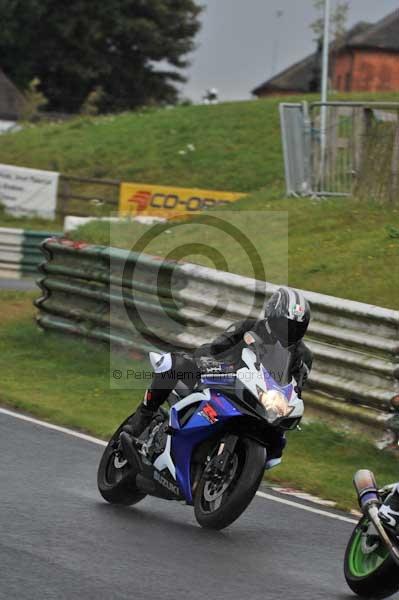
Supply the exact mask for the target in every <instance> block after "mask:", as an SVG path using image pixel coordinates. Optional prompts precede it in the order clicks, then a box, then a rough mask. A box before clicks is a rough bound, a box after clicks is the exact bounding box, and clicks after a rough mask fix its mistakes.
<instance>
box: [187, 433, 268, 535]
mask: <svg viewBox="0 0 399 600" xmlns="http://www.w3.org/2000/svg"><path fill="white" fill-rule="evenodd" d="M265 460H266V451H265V449H264V448H263V446H260V445H259V444H257V443H256V442H254V441H253V440H249V439H240V440H238V442H237V445H236V448H235V451H234V454H233V456H232V458H231V463H230V468H229V471H228V472H227V474H226V478H227V479H226V480H224V481H222V482H220V483H219V484H212V483H210V482H209V480H208V479H207V476H206V474H205V473H204V474H203V475H202V477H201V479H200V482H199V484H198V488H197V491H196V494H195V502H194V511H195V517H196V519H197V521H198V523H199V524H200V525H201V527H204V528H207V529H216V530H220V529H224V528H225V527H227V526H228V525H231V523H233V522H234V521H235V520H236V519H238V517H239V516H240V515H241V514H242V513H243V512H244V510H245V509H246V508H247V507H248V505H249V504H250V502H251V501H252V499H253V497H254V496H255V494H256V492H257V490H258V487H259V485H260V482H261V481H262V477H263V473H264V468H265ZM217 485H219V488H218V487H217Z"/></svg>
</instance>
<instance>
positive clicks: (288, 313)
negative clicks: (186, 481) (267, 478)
mask: <svg viewBox="0 0 399 600" xmlns="http://www.w3.org/2000/svg"><path fill="white" fill-rule="evenodd" d="M309 321H310V307H309V304H308V302H307V300H306V299H305V297H304V296H303V294H302V292H299V291H297V290H294V289H292V288H287V287H280V288H279V289H278V290H277V291H276V292H275V293H274V294H273V295H272V296H271V298H270V299H269V301H268V302H267V304H266V307H265V312H264V317H263V318H261V319H246V320H244V321H240V322H238V323H234V324H233V325H231V326H230V327H229V328H228V329H227V330H226V331H225V332H224V333H222V334H221V335H219V336H218V337H217V338H216V339H215V340H214V341H213V342H211V343H210V344H204V345H203V346H201V347H200V348H198V349H197V350H195V352H194V353H193V355H192V356H190V355H188V354H184V353H168V354H163V355H159V354H156V353H150V358H151V363H152V366H153V369H154V377H153V380H152V384H151V386H150V388H149V389H148V390H147V391H146V393H145V395H144V400H143V402H142V404H140V406H139V407H138V409H137V411H136V413H135V414H134V415H133V416H132V417H131V419H130V420H129V422H128V425H127V426H125V431H127V432H129V433H130V434H131V435H133V436H134V437H139V436H140V435H141V433H142V432H143V431H144V430H145V429H146V427H147V426H148V425H149V424H150V422H151V420H152V419H153V417H154V413H155V412H156V411H157V410H158V409H159V407H160V406H161V404H163V403H164V402H165V401H166V399H167V397H168V396H169V394H170V392H171V391H172V390H173V389H174V388H175V387H176V385H177V383H178V382H181V383H183V384H184V385H185V386H186V389H187V391H191V390H193V389H194V387H195V385H196V384H197V383H198V381H199V380H200V377H201V370H200V367H199V363H200V362H201V360H202V359H203V358H204V357H208V358H209V357H211V358H212V359H214V360H216V361H219V362H221V361H223V362H224V363H226V362H228V363H230V364H231V365H233V366H234V370H236V369H237V368H239V367H240V363H241V354H242V350H243V348H244V347H245V342H244V339H243V336H244V334H245V333H246V332H247V331H253V332H254V333H256V334H257V335H258V336H260V338H261V339H262V340H263V341H264V343H265V345H269V346H270V345H274V344H277V343H280V344H281V345H282V346H284V347H288V348H289V350H290V352H291V353H292V354H293V360H292V363H291V364H292V366H291V375H292V376H293V377H294V379H295V380H296V382H297V384H298V385H299V386H300V387H301V389H302V386H303V384H304V383H305V382H306V380H307V378H308V375H309V372H310V370H311V367H312V360H313V356H312V352H311V351H310V350H309V348H308V347H307V346H306V345H305V344H304V342H303V337H304V335H305V333H306V330H307V328H308V325H309ZM299 391H301V390H299ZM285 444H286V440H285V436H284V435H283V434H276V440H275V441H274V442H273V445H274V448H273V451H272V453H269V456H268V462H267V463H266V467H267V468H272V467H273V466H276V465H277V464H279V463H280V462H281V457H282V452H283V450H284V447H285Z"/></svg>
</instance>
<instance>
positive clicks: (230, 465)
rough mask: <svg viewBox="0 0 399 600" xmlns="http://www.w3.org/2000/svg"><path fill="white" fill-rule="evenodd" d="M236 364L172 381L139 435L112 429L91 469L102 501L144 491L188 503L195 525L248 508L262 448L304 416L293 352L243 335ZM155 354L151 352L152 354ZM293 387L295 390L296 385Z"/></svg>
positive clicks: (215, 524)
mask: <svg viewBox="0 0 399 600" xmlns="http://www.w3.org/2000/svg"><path fill="white" fill-rule="evenodd" d="M244 340H245V343H246V346H245V347H244V349H243V352H242V367H241V368H239V369H238V370H235V372H233V373H223V372H222V373H216V372H209V373H205V374H204V375H203V376H202V377H201V382H200V383H199V384H197V386H196V387H195V389H194V391H191V392H190V391H188V389H187V388H186V386H184V385H182V384H178V385H177V387H176V388H175V390H174V391H173V392H172V393H171V394H170V396H169V398H168V404H169V410H166V409H164V408H162V407H161V409H160V410H159V411H158V412H157V413H155V415H154V419H153V420H152V422H151V424H150V425H149V426H148V427H147V429H146V430H145V431H144V432H143V433H142V434H141V435H140V437H138V438H134V437H132V436H131V435H130V434H129V433H127V432H125V431H123V427H124V425H125V424H126V423H127V421H128V419H129V418H130V417H129V418H128V419H126V420H125V421H124V423H122V424H121V425H120V427H119V428H118V430H117V431H116V432H115V434H114V435H113V436H112V438H111V440H110V441H109V443H108V446H107V447H106V449H105V451H104V454H103V456H102V459H101V462H100V465H99V468H98V488H99V490H100V493H101V495H102V496H103V498H104V499H105V500H107V501H108V502H111V503H113V504H125V505H131V504H136V503H137V502H139V501H141V500H142V499H143V498H144V497H145V496H146V495H147V494H148V495H151V496H156V497H158V498H163V499H165V500H177V501H183V502H185V503H187V504H189V505H192V506H194V511H195V516H196V519H197V521H198V523H199V524H200V525H201V526H202V527H206V528H211V529H223V528H224V527H227V526H228V525H230V524H231V523H232V522H233V521H235V520H236V519H237V518H238V517H239V516H240V515H241V514H242V512H243V511H244V510H245V509H246V508H247V506H248V505H249V503H250V502H251V500H252V499H253V497H254V496H255V494H256V491H257V489H258V487H259V485H260V482H261V480H262V477H263V474H264V469H265V462H266V459H267V454H268V452H270V451H271V450H272V449H273V446H274V445H275V444H276V439H280V435H281V431H282V430H290V429H295V428H296V427H297V426H298V425H299V422H300V420H301V418H302V415H303V409H304V407H303V402H302V400H301V398H300V395H301V394H300V385H299V384H300V382H298V387H296V383H295V381H294V380H293V379H292V377H291V376H290V372H291V364H292V354H291V352H290V351H289V349H287V348H284V347H282V346H280V345H279V344H277V345H276V346H265V345H264V343H263V342H262V340H261V339H260V338H259V337H258V336H257V335H256V334H255V333H253V332H248V333H246V334H245V336H244ZM159 358H160V356H159V355H158V354H156V353H151V354H150V359H151V361H152V363H153V364H154V361H156V360H159ZM297 390H298V391H297Z"/></svg>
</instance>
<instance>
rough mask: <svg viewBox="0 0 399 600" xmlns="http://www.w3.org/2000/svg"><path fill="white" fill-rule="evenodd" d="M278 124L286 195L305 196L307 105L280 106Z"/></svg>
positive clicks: (307, 180) (307, 188) (307, 184)
mask: <svg viewBox="0 0 399 600" xmlns="http://www.w3.org/2000/svg"><path fill="white" fill-rule="evenodd" d="M280 122H281V132H282V142H283V152H284V165H285V179H286V187H287V194H288V195H289V196H292V195H294V196H296V195H306V194H308V193H309V192H310V189H311V178H310V175H311V174H310V146H309V136H308V134H309V127H308V110H307V103H306V102H304V103H302V104H294V103H283V104H280Z"/></svg>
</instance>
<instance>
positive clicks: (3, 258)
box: [0, 227, 56, 278]
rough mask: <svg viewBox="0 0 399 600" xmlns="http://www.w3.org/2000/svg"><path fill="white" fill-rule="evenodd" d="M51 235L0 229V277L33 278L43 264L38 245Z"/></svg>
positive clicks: (6, 228) (41, 232)
mask: <svg viewBox="0 0 399 600" xmlns="http://www.w3.org/2000/svg"><path fill="white" fill-rule="evenodd" d="M49 235H56V234H55V233H54V234H51V233H49V232H45V231H27V230H24V229H15V228H8V227H0V277H9V278H20V277H23V276H30V277H34V276H35V275H37V267H38V265H39V264H40V263H41V262H43V254H42V253H41V250H40V244H41V243H42V242H43V240H45V239H46V238H48V237H49Z"/></svg>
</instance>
